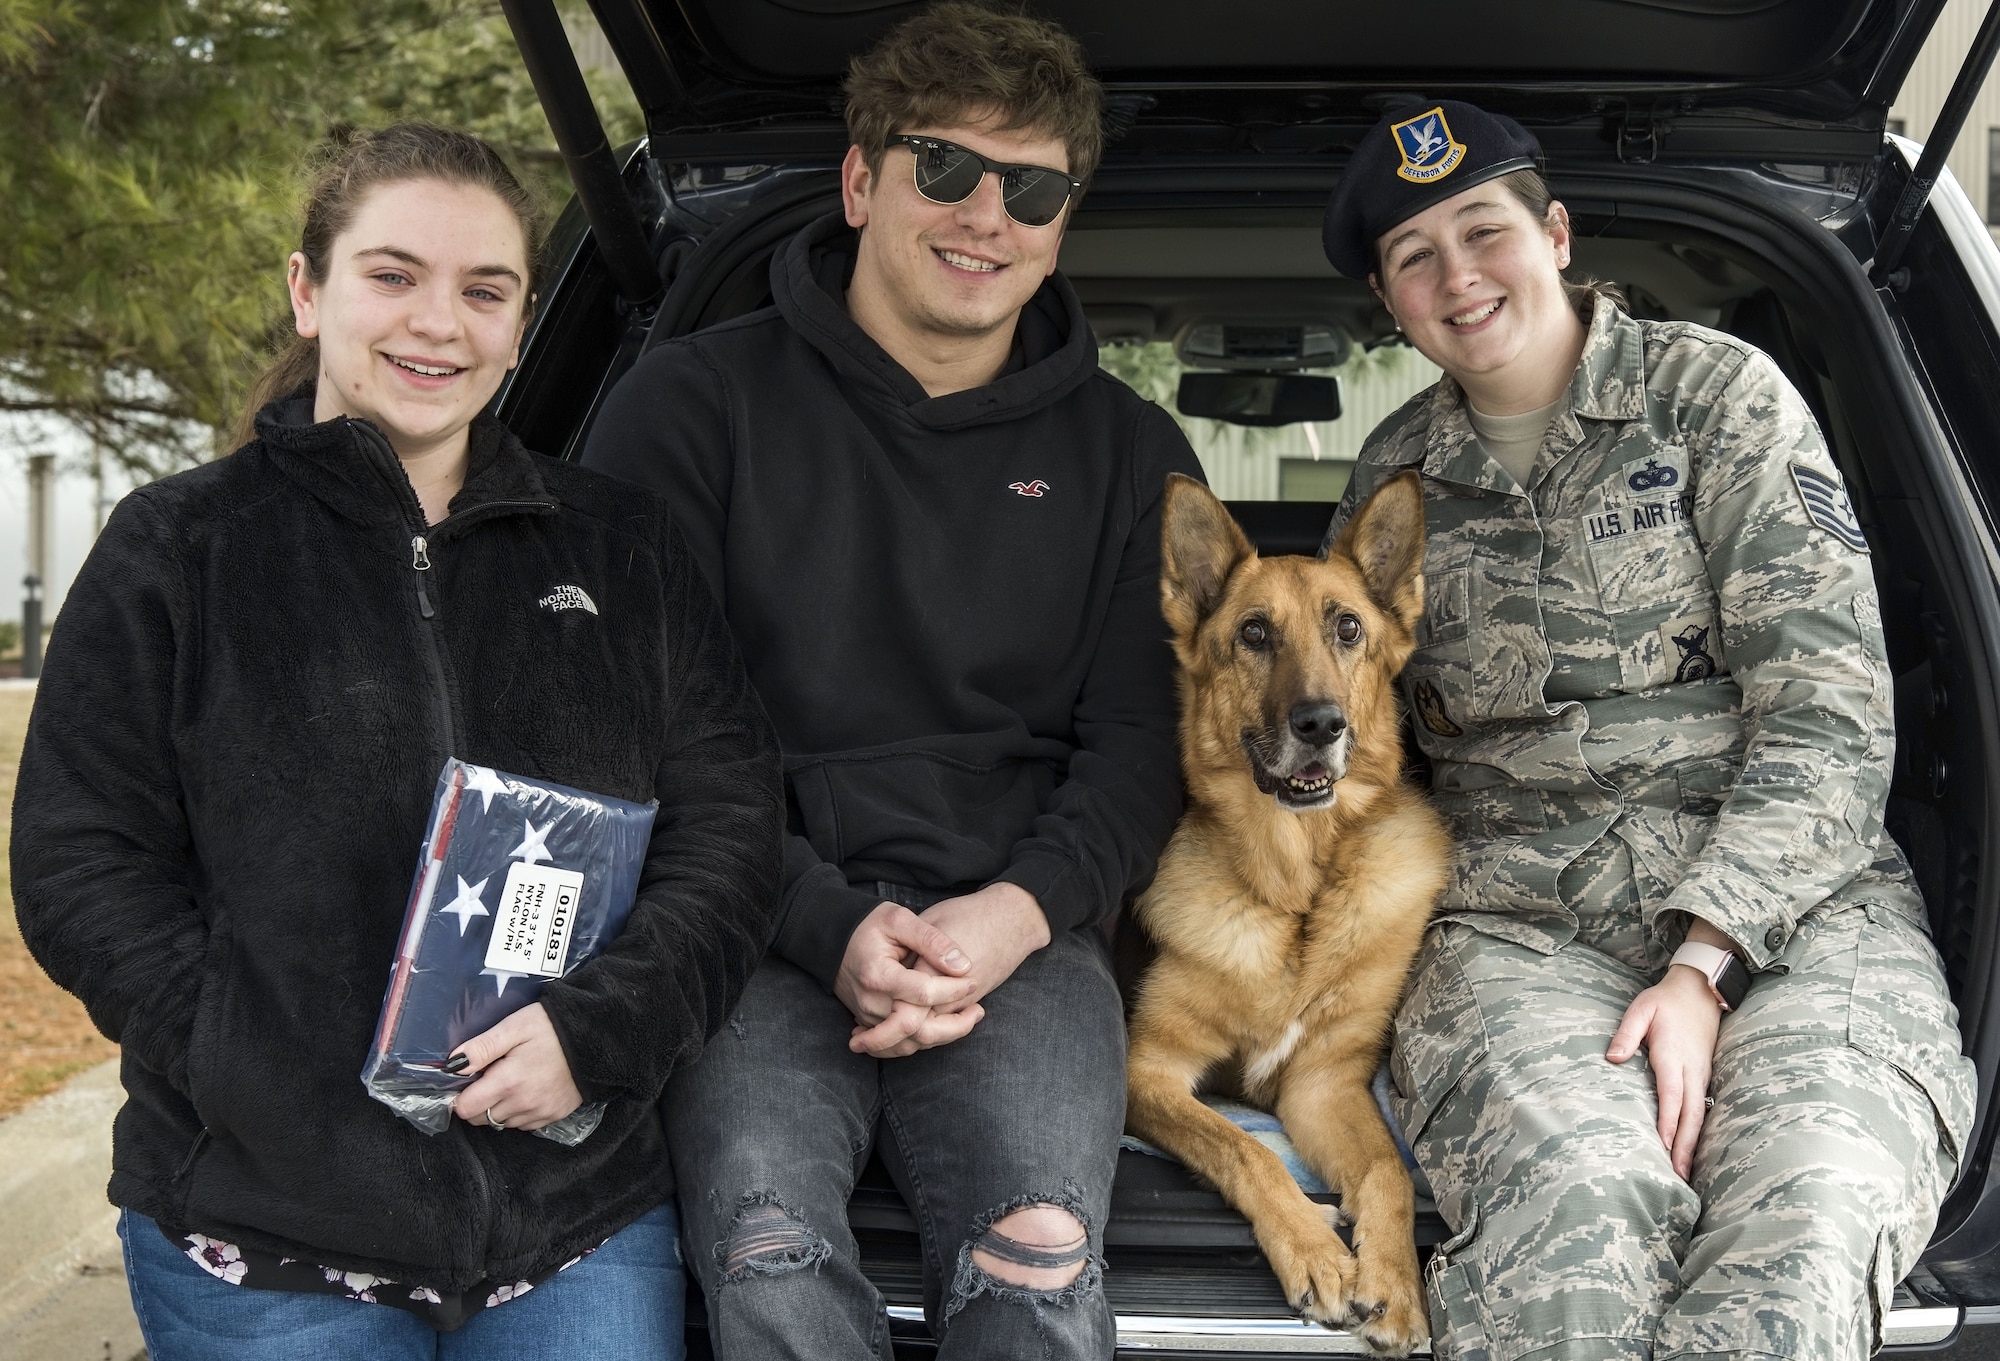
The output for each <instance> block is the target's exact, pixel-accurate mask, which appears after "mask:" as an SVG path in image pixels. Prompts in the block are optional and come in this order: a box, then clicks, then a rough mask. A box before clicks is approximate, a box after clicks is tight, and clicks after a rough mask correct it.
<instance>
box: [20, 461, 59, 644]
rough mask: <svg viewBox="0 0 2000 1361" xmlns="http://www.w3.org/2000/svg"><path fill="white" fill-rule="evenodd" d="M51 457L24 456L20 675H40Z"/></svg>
mask: <svg viewBox="0 0 2000 1361" xmlns="http://www.w3.org/2000/svg"><path fill="white" fill-rule="evenodd" d="M55 462H56V456H55V455H54V454H29V455H28V575H27V578H26V579H25V580H23V581H22V583H21V585H22V586H23V587H25V588H26V593H25V595H24V596H23V598H22V600H21V674H22V675H23V676H25V677H28V678H30V679H33V678H34V677H37V676H40V675H41V674H42V583H43V582H45V581H47V580H48V579H49V492H50V489H51V488H50V483H51V481H52V480H53V474H54V472H55Z"/></svg>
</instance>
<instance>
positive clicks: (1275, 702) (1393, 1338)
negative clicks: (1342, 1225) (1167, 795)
mask: <svg viewBox="0 0 2000 1361" xmlns="http://www.w3.org/2000/svg"><path fill="white" fill-rule="evenodd" d="M1423 540H1424V535H1423V492H1422V488H1421V485H1420V483H1419V482H1418V479H1417V475H1416V474H1415V473H1406V474H1403V475H1402V476H1400V477H1398V478H1396V479H1394V480H1392V481H1390V482H1388V483H1386V484H1385V485H1384V486H1383V487H1382V488H1381V490H1380V491H1378V492H1377V493H1376V495H1375V496H1373V497H1372V498H1370V500H1369V501H1368V503H1367V504H1366V505H1364V506H1362V507H1361V509H1360V510H1359V511H1358V512H1356V514H1355V515H1354V517H1353V519H1352V521H1350V523H1349V524H1348V526H1347V528H1346V530H1345V532H1344V533H1343V534H1342V535H1341V537H1340V540H1339V542H1338V544H1337V545H1336V546H1335V547H1334V549H1333V551H1332V552H1331V553H1330V554H1329V555H1328V557H1327V558H1326V559H1324V560H1320V559H1315V558H1305V557H1280V558H1269V559H1264V558H1259V557H1258V556H1257V554H1256V552H1255V550H1254V549H1253V548H1252V547H1251V546H1250V543H1249V541H1248V540H1247V539H1245V538H1244V536H1243V532H1242V531H1241V530H1240V529H1239V528H1237V526H1236V523H1235V521H1234V520H1232V519H1231V518H1230V516H1229V512H1228V511H1227V510H1225V509H1224V508H1223V505H1222V503H1221V502H1220V501H1218V500H1216V499H1215V497H1214V496H1213V495H1211V494H1210V493H1209V492H1208V490H1207V489H1206V488H1205V487H1203V486H1202V485H1201V484H1200V483H1198V482H1195V481H1193V480H1192V479H1189V478H1184V477H1179V476H1176V477H1174V478H1173V479H1172V480H1171V483H1170V485H1169V486H1168V489H1167V503H1166V525H1165V534H1164V554H1163V556H1164V567H1163V573H1162V581H1161V593H1162V596H1163V598H1164V603H1165V610H1166V616H1167V621H1168V623H1169V624H1170V625H1171V626H1172V628H1173V632H1174V646H1175V650H1176V652H1177V654H1178V656H1179V659H1180V665H1181V761H1182V765H1183V767H1184V769H1185V771H1186V775H1187V783H1188V809H1187V815H1186V816H1185V817H1184V818H1183V819H1182V821H1181V824H1180V826H1179V828H1178V829H1176V831H1175V832H1174V836H1173V840H1172V841H1171V842H1170V843H1169V845H1168V847H1167V851H1166V854H1165V856H1164V857H1163V859H1162V860H1161V863H1160V870H1159V874H1158V876H1157V877H1156V878H1155V879H1154V881H1153V884H1152V887H1151V888H1150V889H1148V890H1147V892H1146V894H1145V896H1144V897H1143V898H1142V899H1141V900H1140V902H1139V904H1138V908H1137V911H1138V917H1139V922H1140V924H1141V925H1142V926H1143V927H1144V928H1145V931H1146V933H1147V934H1148V935H1149V936H1150V937H1151V938H1152V940H1153V942H1154V944H1155V945H1156V946H1157V947H1158V949H1159V956H1158V958H1157V959H1156V960H1155V962H1154V963H1153V965H1152V967H1151V968H1150V969H1149V970H1148V972H1147V974H1146V976H1145V978H1144V979H1143V980H1142V982H1141V984H1140V987H1139V992H1138V996H1137V998H1136V1001H1135V1004H1134V1009H1133V1016H1132V1044H1131V1056H1130V1061H1129V1066H1128V1093H1127V1095H1128V1104H1127V1120H1128V1123H1129V1125H1130V1127H1131V1129H1132V1131H1133V1133H1135V1134H1137V1135H1138V1136H1139V1137H1141V1138H1143V1139H1146V1140H1149V1141H1150V1142H1152V1143H1154V1144H1157V1145H1158V1146H1159V1147H1161V1148H1163V1149H1165V1150H1166V1151H1168V1152H1169V1153H1172V1154H1173V1155H1174V1156H1175V1157H1177V1158H1179V1159H1180V1160H1181V1161H1182V1162H1183V1163H1185V1164H1186V1165H1187V1166H1188V1167H1189V1168H1191V1169H1193V1170H1194V1171H1195V1172H1197V1173H1199V1174H1200V1175H1201V1176H1203V1177H1205V1178H1207V1179H1208V1180H1209V1181H1210V1182H1212V1183H1213V1184H1214V1185H1215V1186H1216V1188H1217V1189H1218V1190H1220V1191H1221V1192H1222V1194H1223V1196H1224V1197H1226V1198H1227V1199H1228V1201H1229V1203H1230V1204H1232V1205H1234V1206H1235V1207H1236V1208H1237V1209H1238V1210H1240V1211H1241V1212H1242V1213H1243V1214H1244V1215H1245V1216H1246V1217H1247V1218H1248V1219H1249V1220H1250V1223H1251V1226H1252V1227H1253V1228H1254V1229H1255V1231H1256V1234H1257V1241H1258V1243H1259V1244H1260V1245H1261V1246H1262V1247H1263V1249H1264V1255H1265V1256H1266V1257H1267V1258H1268V1259H1269V1260H1270V1263H1271V1267H1272V1269H1273V1270H1274V1271H1276V1272H1277V1275H1278V1280H1279V1281H1280V1283H1282V1284H1283V1286H1284V1289H1285V1296H1286V1298H1287V1299H1289V1300H1290V1301H1291V1302H1292V1304H1293V1306H1294V1307H1296V1308H1297V1309H1298V1310H1299V1311H1300V1312H1301V1314H1303V1315H1304V1316H1305V1317H1306V1318H1308V1319H1311V1320H1314V1321H1316V1322H1320V1323H1325V1324H1329V1325H1341V1324H1344V1325H1347V1326H1349V1327H1352V1328H1353V1329H1354V1330H1355V1332H1357V1333H1358V1334H1359V1335H1360V1336H1361V1337H1362V1338H1363V1339H1364V1340H1365V1341H1367V1342H1368V1344H1369V1345H1370V1346H1371V1347H1374V1348H1375V1349H1376V1350H1378V1351H1381V1352H1385V1353H1390V1354H1393V1355H1398V1356H1400V1355H1404V1354H1406V1353H1408V1351H1409V1350H1410V1348H1411V1347H1412V1346H1414V1345H1416V1344H1417V1343H1419V1342H1422V1341H1424V1340H1425V1339H1426V1338H1427V1337H1428V1336H1429V1328H1428V1325H1427V1322H1426V1316H1425V1311H1424V1302H1423V1288H1422V1285H1421V1283H1420V1281H1419V1280H1418V1277H1417V1262H1416V1247H1415V1244H1414V1241H1413V1208H1412V1192H1411V1189H1410V1179H1409V1176H1408V1174H1407V1173H1406V1172H1405V1171H1404V1169H1403V1163H1402V1160H1401V1158H1399V1157H1398V1156H1397V1152H1396V1146H1395V1143H1394V1141H1393V1140H1392V1139H1391V1137H1390V1135H1389V1131H1388V1128H1387V1127H1386V1126H1385V1125H1384V1124H1383V1121H1382V1116H1381V1113H1380V1111H1379V1110H1378V1109H1377V1107H1376V1105H1375V1100H1374V1097H1373V1096H1372V1095H1371V1094H1370V1092H1369V1082H1370V1079H1372V1078H1373V1076H1374V1074H1375V1070H1376V1067H1377V1066H1378V1065H1379V1063H1380V1062H1381V1058H1382V1053H1383V1049H1384V1044H1385V1040H1386V1037H1387V1035H1388V1031H1389V1025H1390V1020H1391V1018H1392V1017H1393V1015H1394V1013H1395V1009H1396V1006H1397V1004H1398V1002H1399V1000H1400V998H1401V996H1402V993H1403V987H1404V983H1405V980H1406V978H1407V976H1408V974H1409V969H1410V962H1411V960H1412V959H1413V958H1414V957H1415V955H1416V952H1417V946H1418V943H1419V940H1420V939H1421V937H1422V935H1423V930H1424V926H1425V923H1426V922H1427V921H1428V919H1429V917H1430V913H1431V909H1432V907H1433V906H1434V905H1435V904H1436V902H1437V898H1438V895H1439V893H1441V892H1442V891H1443V888H1444V883H1445V873H1446V867H1447V865H1448V863H1449V859H1450V855H1451V845H1450V841H1449V839H1448V838H1447V836H1446V833H1445V830H1444V826H1443V823H1442V822H1441V821H1440V820H1439V818H1438V816H1437V815H1436V813H1434V812H1433V811H1432V810H1431V809H1430V807H1429V806H1428V805H1427V804H1426V803H1425V801H1424V798H1423V796H1422V795H1421V794H1420V793H1419V792H1418V791H1417V790H1415V789H1414V788H1412V787H1411V786H1410V785H1408V784H1406V783H1405V782H1404V781H1403V778H1402V765H1403V749H1402V734H1401V728H1400V720H1399V715H1398V709H1397V703H1396V696H1395V690H1394V680H1395V677H1396V674H1397V672H1399V671H1400V670H1401V669H1402V667H1403V663H1404V662H1405V661H1406V660H1407V659H1408V658H1409V655H1410V652H1411V650H1412V648H1413V647H1414V642H1413V639H1412V630H1413V629H1414V628H1415V626H1416V622H1417V619H1418V617H1419V615H1420V614H1421V613H1422V611H1423V578H1422V576H1421V574H1420V569H1421V564H1422V562H1423ZM1350 618H1351V620H1352V621H1353V623H1354V624H1358V625H1359V629H1360V633H1359V637H1358V638H1354V639H1346V638H1343V637H1342V636H1341V635H1342V631H1343V630H1344V629H1348V630H1351V629H1352V627H1353V624H1350V623H1346V622H1344V621H1346V620H1348V619H1350ZM1252 622H1254V623H1255V624H1256V625H1257V626H1258V627H1259V628H1261V630H1262V636H1261V639H1260V638H1259V637H1258V635H1257V633H1256V631H1255V630H1252V631H1251V633H1250V634H1249V635H1247V636H1246V634H1245V627H1246V625H1248V624H1250V623H1252ZM1329 703H1331V704H1335V705H1338V706H1339V715H1338V716H1339V717H1344V719H1345V721H1346V724H1347V729H1346V731H1347V733H1348V734H1350V735H1349V736H1348V737H1346V738H1343V739H1341V740H1343V741H1346V742H1348V743H1349V744H1350V746H1349V751H1348V753H1347V760H1346V769H1345V773H1344V774H1342V773H1341V771H1340V770H1339V769H1338V766H1339V761H1338V759H1337V755H1336V754H1335V751H1336V748H1337V747H1338V746H1339V745H1340V743H1339V742H1338V741H1336V742H1334V743H1332V744H1329V745H1325V746H1323V747H1320V748H1313V747H1312V746H1311V745H1310V743H1302V742H1301V741H1299V740H1298V739H1299V737H1300V729H1301V725H1302V726H1303V727H1304V728H1305V730H1306V732H1305V735H1306V736H1308V737H1310V736H1312V735H1314V734H1315V733H1317V734H1318V735H1320V736H1323V735H1324V731H1325V730H1326V729H1327V728H1330V727H1332V726H1334V725H1335V723H1336V722H1337V718H1336V717H1335V716H1330V715H1328V714H1327V711H1326V710H1325V707H1324V706H1325V705H1327V704H1329ZM1302 706H1303V707H1302ZM1315 706H1317V707H1315ZM1300 715H1304V718H1303V719H1302V718H1300V717H1299V716H1300ZM1314 715H1318V716H1319V718H1320V720H1321V723H1320V727H1319V728H1317V729H1315V728H1313V726H1312V724H1311V722H1310V720H1311V719H1312V718H1313V716H1314ZM1313 750H1319V751H1321V752H1322V753H1323V754H1325V755H1326V756H1327V759H1326V760H1324V761H1321V762H1319V763H1318V764H1319V768H1320V769H1321V771H1322V775H1326V776H1331V777H1333V781H1334V783H1333V786H1332V791H1331V796H1330V799H1329V796H1328V795H1327V794H1325V793H1324V792H1321V791H1319V789H1318V782H1319V780H1320V778H1322V777H1321V776H1314V775H1312V774H1311V772H1312V771H1313V770H1314V768H1315V766H1314V763H1313V762H1312V761H1311V760H1304V761H1301V760H1300V759H1299V758H1298V752H1300V751H1305V752H1308V753H1310V752H1311V751H1313ZM1288 751H1290V752H1291V755H1290V757H1289V758H1287V756H1286V753H1287V752H1288ZM1287 759H1289V761H1290V764H1289V767H1288V768H1287V766H1286V764H1285V762H1286V760H1287ZM1273 761H1276V762H1277V763H1278V765H1277V768H1275V769H1274V767H1273V764H1272V763H1273ZM1253 767H1254V768H1253ZM1301 771H1303V772H1305V774H1304V775H1303V776H1301V779H1302V780H1303V781H1304V783H1303V784H1299V785H1294V784H1291V783H1287V781H1286V779H1285V777H1286V776H1288V775H1294V774H1297V773H1298V772H1301ZM1302 791H1303V792H1302ZM1281 797H1292V804H1291V805H1290V806H1286V805H1281V803H1280V798H1281ZM1302 798H1303V799H1305V800H1307V801H1314V800H1316V801H1317V802H1318V805H1319V806H1315V807H1311V808H1309V809H1307V810H1305V811H1295V809H1296V805H1297V803H1298V802H1299V801H1300V799H1302ZM1232 1084H1233V1085H1234V1086H1235V1087H1236V1088H1237V1089H1238V1090H1239V1091H1240V1092H1241V1094H1242V1095H1243V1096H1244V1097H1245V1098H1246V1099H1248V1100H1250V1101H1252V1102H1254V1103H1256V1104H1257V1105H1259V1106H1263V1107H1266V1108H1268V1109H1269V1110H1271V1111H1272V1112H1273V1113H1274V1114H1276V1115H1277V1116H1278V1118H1279V1119H1280V1120H1281V1121H1283V1123H1284V1126H1285V1130H1286V1132H1287V1133H1288V1134H1290V1136H1291V1138H1292V1141H1293V1143H1294V1144H1296V1145H1297V1146H1298V1149H1299V1152H1300V1153H1301V1154H1303V1155H1304V1157H1305V1159H1306V1161H1307V1162H1308V1163H1310V1164H1311V1165H1312V1167H1313V1168H1314V1170H1315V1171H1317V1172H1318V1173H1319V1174H1320V1175H1321V1177H1323V1178H1324V1179H1325V1181H1326V1183H1327V1185H1329V1186H1331V1187H1333V1188H1334V1189H1335V1190H1337V1191H1338V1192H1339V1193H1340V1202H1341V1208H1342V1211H1343V1212H1344V1213H1345V1214H1346V1215H1347V1216H1348V1217H1350V1218H1351V1219H1352V1221H1353V1224H1354V1243H1355V1249H1356V1251H1355V1252H1354V1253H1350V1252H1349V1251H1348V1249H1347V1247H1346V1245H1345V1244H1343V1243H1342V1242H1341V1240H1340V1237H1339V1235H1338V1234H1336V1233H1335V1232H1334V1230H1333V1228H1332V1227H1331V1225H1330V1224H1329V1222H1328V1219H1327V1215H1326V1212H1325V1211H1324V1210H1323V1209H1322V1208H1321V1207H1319V1206H1317V1205H1315V1204H1314V1203H1313V1202H1312V1201H1310V1200H1308V1199H1307V1198H1306V1196H1305V1195H1304V1194H1303V1193H1302V1192H1301V1191H1300V1190H1299V1189H1298V1186H1297V1184H1296V1183H1295V1182H1294V1181H1293V1180H1292V1178H1291V1177H1290V1176H1289V1175H1288V1174H1287V1173H1286V1171H1285V1169H1284V1165H1283V1164H1282V1163H1281V1162H1279V1160H1278V1158H1277V1155H1275V1154H1274V1153H1272V1152H1271V1151H1270V1150H1269V1149H1267V1148H1265V1147H1264V1146H1263V1145H1262V1144H1259V1143H1258V1142H1257V1141H1256V1140H1255V1139H1252V1138H1251V1137H1250V1136H1249V1135H1248V1134H1245V1133H1244V1132H1243V1131H1242V1130H1240V1129H1238V1128H1237V1127H1236V1126H1235V1125H1233V1124H1231V1123H1230V1122H1229V1121H1228V1120H1226V1119H1224V1118H1223V1117H1222V1116H1220V1115H1217V1114H1216V1113H1215V1112H1213V1111H1211V1110H1210V1109H1208V1108H1207V1107H1206V1106H1204V1105H1202V1104H1201V1103H1200V1102H1199V1101H1197V1100H1196V1099H1195V1096H1194V1093H1195V1091H1196V1090H1197V1089H1199V1088H1203V1087H1213V1086H1218V1085H1224V1086H1227V1085H1232Z"/></svg>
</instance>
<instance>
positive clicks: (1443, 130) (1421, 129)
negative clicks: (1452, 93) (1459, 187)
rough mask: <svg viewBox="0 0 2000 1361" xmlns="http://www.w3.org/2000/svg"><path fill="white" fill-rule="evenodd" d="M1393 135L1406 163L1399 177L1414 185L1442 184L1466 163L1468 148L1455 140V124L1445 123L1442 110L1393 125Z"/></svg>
mask: <svg viewBox="0 0 2000 1361" xmlns="http://www.w3.org/2000/svg"><path fill="white" fill-rule="evenodd" d="M1389 133H1390V135H1391V136H1392V137H1394V138H1395V139H1396V150H1397V151H1399V152H1401V153H1402V156H1403V163H1402V164H1401V165H1399V166H1397V167H1396V173H1397V174H1398V175H1400V176H1402V177H1403V178H1404V179H1406V180H1410V181H1412V182H1413V183H1416V184H1429V183H1430V182H1431V181H1433V180H1441V179H1443V178H1444V177H1445V176H1446V175H1449V174H1450V173H1451V172H1452V171H1454V170H1456V169H1458V163H1459V162H1460V161H1462V160H1464V159H1465V146H1464V144H1463V143H1461V142H1458V141H1455V140H1453V138H1452V135H1451V124H1449V123H1447V122H1445V119H1444V109H1443V108H1441V107H1440V108H1434V109H1430V110H1428V111H1426V112H1424V113H1420V114H1418V115H1417V116H1416V117H1415V118H1405V119H1404V120H1403V121H1402V122H1400V123H1391V124H1390V125H1389Z"/></svg>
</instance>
